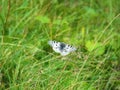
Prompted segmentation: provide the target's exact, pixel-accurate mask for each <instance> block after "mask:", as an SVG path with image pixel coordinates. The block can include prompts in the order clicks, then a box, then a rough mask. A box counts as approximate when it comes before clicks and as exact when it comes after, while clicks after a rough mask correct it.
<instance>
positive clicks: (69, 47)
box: [60, 44, 76, 56]
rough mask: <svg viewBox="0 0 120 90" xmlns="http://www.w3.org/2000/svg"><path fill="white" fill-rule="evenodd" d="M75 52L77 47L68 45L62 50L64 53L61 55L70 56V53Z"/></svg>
mask: <svg viewBox="0 0 120 90" xmlns="http://www.w3.org/2000/svg"><path fill="white" fill-rule="evenodd" d="M75 50H76V48H75V47H73V46H71V45H68V44H66V46H65V48H64V50H62V52H60V54H61V55H62V56H66V55H68V54H69V53H70V52H73V51H75Z"/></svg>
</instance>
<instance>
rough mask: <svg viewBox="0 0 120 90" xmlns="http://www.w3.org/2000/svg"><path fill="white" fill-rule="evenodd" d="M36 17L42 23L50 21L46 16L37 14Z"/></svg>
mask: <svg viewBox="0 0 120 90" xmlns="http://www.w3.org/2000/svg"><path fill="white" fill-rule="evenodd" d="M36 19H37V20H39V21H40V22H41V23H43V24H45V23H50V19H49V18H48V17H47V16H37V17H36Z"/></svg>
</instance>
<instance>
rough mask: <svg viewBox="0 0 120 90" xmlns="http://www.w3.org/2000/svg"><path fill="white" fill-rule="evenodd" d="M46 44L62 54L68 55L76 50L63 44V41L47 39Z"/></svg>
mask: <svg viewBox="0 0 120 90" xmlns="http://www.w3.org/2000/svg"><path fill="white" fill-rule="evenodd" d="M48 44H49V45H50V46H51V47H52V48H53V50H54V51H55V52H57V53H60V54H61V55H62V56H66V55H68V54H69V53H70V52H73V51H75V50H76V48H75V47H73V46H71V45H68V44H65V43H63V42H57V41H52V40H50V41H48Z"/></svg>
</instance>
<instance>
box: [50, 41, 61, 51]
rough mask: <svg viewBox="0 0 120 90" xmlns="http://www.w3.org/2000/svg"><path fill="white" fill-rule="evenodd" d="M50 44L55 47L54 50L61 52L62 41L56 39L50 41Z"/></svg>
mask: <svg viewBox="0 0 120 90" xmlns="http://www.w3.org/2000/svg"><path fill="white" fill-rule="evenodd" d="M48 44H49V45H50V46H51V47H52V48H53V50H54V51H55V52H57V53H60V52H61V51H60V50H59V48H60V42H56V41H48Z"/></svg>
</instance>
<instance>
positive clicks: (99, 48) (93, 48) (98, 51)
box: [85, 41, 105, 56]
mask: <svg viewBox="0 0 120 90" xmlns="http://www.w3.org/2000/svg"><path fill="white" fill-rule="evenodd" d="M85 47H86V48H87V50H88V51H89V52H95V55H96V56H99V55H102V54H103V53H104V51H105V46H104V45H102V43H100V42H93V41H87V42H86V44H85Z"/></svg>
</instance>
